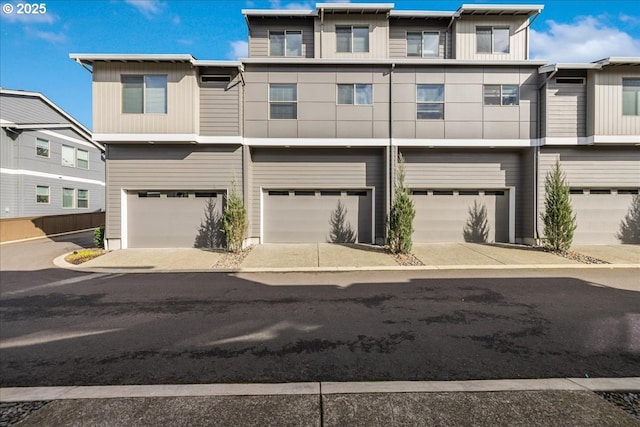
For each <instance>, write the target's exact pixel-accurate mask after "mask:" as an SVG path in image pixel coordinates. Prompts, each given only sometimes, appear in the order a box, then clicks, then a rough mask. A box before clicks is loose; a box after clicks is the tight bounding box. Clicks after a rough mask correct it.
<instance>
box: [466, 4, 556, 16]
mask: <svg viewBox="0 0 640 427" xmlns="http://www.w3.org/2000/svg"><path fill="white" fill-rule="evenodd" d="M542 9H544V5H541V4H463V5H462V6H460V8H459V9H458V10H457V11H456V15H457V16H460V15H534V14H536V13H540V12H541V11H542Z"/></svg>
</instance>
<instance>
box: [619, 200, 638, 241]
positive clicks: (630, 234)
mask: <svg viewBox="0 0 640 427" xmlns="http://www.w3.org/2000/svg"><path fill="white" fill-rule="evenodd" d="M616 237H617V238H618V239H620V242H621V243H633V244H637V243H640V195H638V194H636V195H635V196H633V201H632V202H631V207H630V208H629V212H627V216H626V217H625V218H624V219H623V220H622V221H621V222H620V231H618V234H617V235H616Z"/></svg>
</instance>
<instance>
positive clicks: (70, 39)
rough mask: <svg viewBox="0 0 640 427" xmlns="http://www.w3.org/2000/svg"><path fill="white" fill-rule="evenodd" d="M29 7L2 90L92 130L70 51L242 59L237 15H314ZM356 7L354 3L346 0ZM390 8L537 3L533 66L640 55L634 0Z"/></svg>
mask: <svg viewBox="0 0 640 427" xmlns="http://www.w3.org/2000/svg"><path fill="white" fill-rule="evenodd" d="M35 1H38V2H39V4H41V5H44V6H45V8H44V13H40V14H26V13H23V14H18V13H17V12H18V10H19V9H20V8H21V6H20V5H19V3H23V6H22V11H25V8H24V2H23V1H15V0H0V4H1V5H2V11H1V12H0V86H1V87H3V88H5V89H17V90H26V91H34V92H42V93H43V94H44V95H45V96H46V97H47V98H49V99H50V100H51V101H53V102H54V103H56V104H57V105H58V106H59V107H61V108H62V109H63V110H65V111H66V112H67V113H69V114H71V115H72V116H73V117H74V118H75V119H76V120H78V121H79V122H80V123H82V124H83V125H85V126H86V127H88V128H89V129H91V74H90V73H89V72H88V71H87V70H85V69H84V68H82V67H81V66H80V65H78V64H76V63H75V62H73V61H72V60H71V59H69V53H172V54H182V53H185V54H191V55H193V56H195V57H196V58H197V59H204V60H217V59H220V60H225V59H238V58H244V57H246V56H247V28H246V23H245V20H244V17H243V15H242V13H241V10H242V9H313V8H314V5H315V2H312V1H306V0H292V1H288V0H265V1H257V0H256V1H253V0H251V1H246V0H245V1H222V0H197V1H196V0H73V1H71V0H48V1H47V0H35ZM392 1H393V0H384V1H382V0H381V1H379V2H380V3H389V2H392ZM324 2H327V0H324ZM356 2H361V1H358V0H353V3H356ZM367 2H369V3H371V2H375V0H368V1H367ZM394 3H395V9H396V10H439V11H455V10H456V9H458V7H460V5H461V4H462V3H466V4H472V3H493V4H496V3H508V4H518V3H525V4H542V5H544V10H543V11H542V14H541V15H540V16H539V17H538V18H537V19H536V20H535V21H534V22H533V24H532V25H531V42H530V49H531V57H532V59H540V60H546V61H548V62H551V63H553V62H591V61H595V60H598V59H602V58H605V57H609V56H636V57H639V56H640V1H638V0H633V1H632V0H628V1H588V0H586V1H578V0H573V1H556V0H547V1H546V2H544V1H539V2H537V1H535V0H529V1H526V0H525V1H518V0H513V1H497V2H494V1H490V0H480V1H474V0H461V1H424V0H423V1H402V0H397V1H395V2H394ZM29 4H33V2H30V3H29ZM9 5H10V6H11V7H9ZM38 9H39V11H41V12H42V11H43V10H42V9H40V8H38Z"/></svg>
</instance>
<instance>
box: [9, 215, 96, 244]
mask: <svg viewBox="0 0 640 427" xmlns="http://www.w3.org/2000/svg"><path fill="white" fill-rule="evenodd" d="M102 226H104V212H91V213H82V214H68V215H49V216H34V217H22V218H2V219H0V242H10V241H13V240H22V239H29V238H33V237H44V236H50V235H52V234H59V233H66V232H69V231H79V230H86V229H89V228H97V227H102Z"/></svg>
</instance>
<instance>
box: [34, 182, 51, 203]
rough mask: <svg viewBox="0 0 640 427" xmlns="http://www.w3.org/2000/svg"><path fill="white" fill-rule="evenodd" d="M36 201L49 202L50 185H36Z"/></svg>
mask: <svg viewBox="0 0 640 427" xmlns="http://www.w3.org/2000/svg"><path fill="white" fill-rule="evenodd" d="M36 203H49V187H45V186H43V185H38V186H37V187H36Z"/></svg>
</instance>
